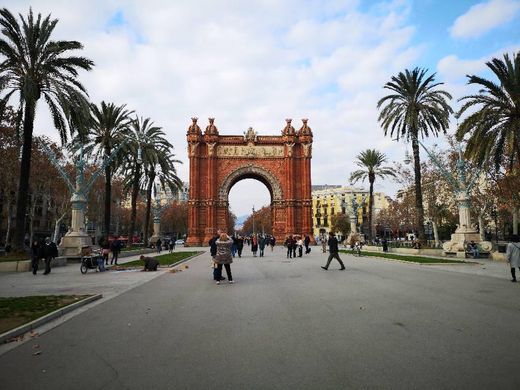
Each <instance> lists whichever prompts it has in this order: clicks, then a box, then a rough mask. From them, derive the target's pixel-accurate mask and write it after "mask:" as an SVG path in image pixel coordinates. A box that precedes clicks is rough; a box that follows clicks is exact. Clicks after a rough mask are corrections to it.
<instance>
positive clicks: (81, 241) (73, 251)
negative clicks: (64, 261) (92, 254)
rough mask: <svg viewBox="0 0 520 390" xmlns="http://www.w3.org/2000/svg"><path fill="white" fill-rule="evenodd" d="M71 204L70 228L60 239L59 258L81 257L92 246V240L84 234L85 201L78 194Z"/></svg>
mask: <svg viewBox="0 0 520 390" xmlns="http://www.w3.org/2000/svg"><path fill="white" fill-rule="evenodd" d="M71 203H72V226H71V228H70V230H69V231H68V233H67V234H65V236H64V237H63V238H62V239H61V242H60V244H59V247H58V249H59V251H60V254H61V256H81V255H82V254H83V252H84V251H88V250H89V249H90V248H91V246H92V238H91V237H90V236H89V235H88V234H87V233H86V232H85V229H84V226H85V205H86V204H87V200H86V198H85V196H83V195H82V194H80V193H74V194H73V195H72V198H71Z"/></svg>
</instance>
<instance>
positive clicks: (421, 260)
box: [340, 250, 475, 264]
mask: <svg viewBox="0 0 520 390" xmlns="http://www.w3.org/2000/svg"><path fill="white" fill-rule="evenodd" d="M340 252H341V253H347V254H352V251H346V250H341V251H340ZM361 256H367V257H383V258H385V259H393V260H401V261H408V262H410V263H419V264H475V263H474V262H472V261H459V260H450V259H439V258H435V257H421V256H407V255H399V254H396V253H383V252H367V251H361Z"/></svg>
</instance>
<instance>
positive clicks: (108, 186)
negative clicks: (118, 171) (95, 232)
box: [104, 147, 112, 240]
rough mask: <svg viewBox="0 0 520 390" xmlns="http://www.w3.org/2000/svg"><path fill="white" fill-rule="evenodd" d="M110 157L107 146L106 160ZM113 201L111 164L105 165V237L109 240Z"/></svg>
mask: <svg viewBox="0 0 520 390" xmlns="http://www.w3.org/2000/svg"><path fill="white" fill-rule="evenodd" d="M109 157H110V148H109V147H105V161H106V160H108V158H109ZM111 203H112V171H111V169H110V164H108V165H107V166H106V167H105V223H104V229H105V231H104V237H105V240H108V236H109V234H110V206H111Z"/></svg>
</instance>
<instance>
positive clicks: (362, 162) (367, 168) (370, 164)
mask: <svg viewBox="0 0 520 390" xmlns="http://www.w3.org/2000/svg"><path fill="white" fill-rule="evenodd" d="M356 159H357V161H356V165H357V166H359V167H361V168H362V169H358V170H357V171H354V172H352V174H351V175H350V182H351V183H352V184H355V183H357V182H358V180H361V181H365V179H367V178H368V182H369V183H370V191H369V198H368V226H369V237H368V238H369V239H372V238H373V237H372V236H373V225H372V217H373V209H374V182H375V181H376V177H380V178H381V179H384V178H385V177H387V176H392V177H395V173H394V172H393V170H392V168H390V167H383V166H382V165H383V164H384V163H385V162H386V156H385V154H384V153H381V152H379V151H377V150H375V149H367V150H365V151H363V152H361V153H360V154H358V155H357V156H356Z"/></svg>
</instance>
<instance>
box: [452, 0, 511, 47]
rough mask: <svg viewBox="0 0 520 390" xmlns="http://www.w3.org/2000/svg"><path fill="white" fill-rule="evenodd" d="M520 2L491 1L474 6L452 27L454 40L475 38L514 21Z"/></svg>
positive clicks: (508, 0)
mask: <svg viewBox="0 0 520 390" xmlns="http://www.w3.org/2000/svg"><path fill="white" fill-rule="evenodd" d="M518 10H520V1H516V0H490V1H487V2H483V3H479V4H476V5H474V6H472V7H471V8H470V9H469V10H468V11H467V12H466V13H465V14H463V15H461V16H459V17H458V18H457V19H456V20H455V22H454V23H453V25H452V26H451V27H450V33H451V36H452V37H453V38H475V37H478V36H481V35H483V34H485V33H487V32H488V31H489V30H491V29H493V28H495V27H498V26H500V25H501V24H504V23H507V22H509V21H511V20H513V19H514V18H515V17H516V15H517V13H518Z"/></svg>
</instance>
